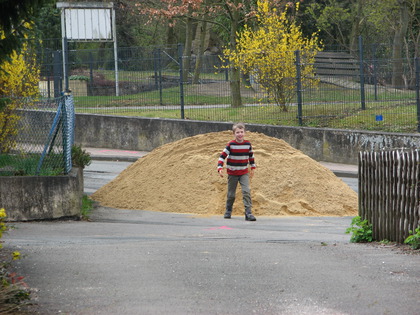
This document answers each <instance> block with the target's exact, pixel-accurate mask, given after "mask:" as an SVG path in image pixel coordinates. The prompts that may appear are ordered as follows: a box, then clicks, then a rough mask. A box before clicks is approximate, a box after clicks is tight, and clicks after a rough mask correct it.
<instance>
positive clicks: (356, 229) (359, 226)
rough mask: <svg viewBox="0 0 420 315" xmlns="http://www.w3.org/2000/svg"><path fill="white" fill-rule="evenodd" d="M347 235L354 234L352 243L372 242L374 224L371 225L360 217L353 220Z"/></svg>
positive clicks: (351, 239)
mask: <svg viewBox="0 0 420 315" xmlns="http://www.w3.org/2000/svg"><path fill="white" fill-rule="evenodd" d="M346 233H347V234H349V233H353V234H352V236H351V238H350V242H352V243H367V242H372V224H369V222H368V220H362V219H361V218H360V217H359V216H357V217H354V218H353V220H352V221H351V227H349V228H348V229H347V230H346Z"/></svg>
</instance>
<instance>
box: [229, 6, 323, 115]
mask: <svg viewBox="0 0 420 315" xmlns="http://www.w3.org/2000/svg"><path fill="white" fill-rule="evenodd" d="M289 8H290V7H289ZM296 10H298V4H297V5H296ZM257 21H258V27H257V28H256V29H255V30H253V29H251V28H250V27H248V25H245V29H244V31H243V32H242V33H241V34H240V36H239V38H238V39H237V40H236V47H235V49H227V50H226V51H225V55H226V56H227V58H228V60H229V62H230V63H232V64H233V65H234V66H235V67H237V68H239V69H241V70H242V71H243V72H244V73H248V74H251V75H252V76H254V77H255V78H256V80H257V81H258V82H259V83H260V84H261V86H262V87H263V88H264V89H265V90H266V91H267V92H268V95H269V98H270V99H272V100H273V101H275V103H276V104H278V105H279V106H280V107H281V109H282V110H283V111H287V109H288V107H287V104H288V103H289V102H290V100H291V98H292V97H293V96H294V94H295V86H296V85H295V78H296V66H295V54H294V52H295V51H296V50H299V51H300V53H301V56H302V60H301V61H302V63H303V64H304V67H302V72H301V75H302V84H303V85H304V86H305V85H309V84H313V83H314V82H316V81H315V80H314V79H313V77H314V67H313V64H314V61H315V55H316V53H317V52H318V51H320V50H321V48H320V43H319V40H318V37H317V35H316V34H313V35H312V37H311V38H309V39H308V38H304V37H303V35H302V31H301V29H300V27H299V26H298V25H297V24H296V22H295V21H294V20H293V19H290V18H288V17H287V8H286V9H285V10H284V11H283V12H281V13H278V12H277V10H276V8H270V3H269V1H268V0H259V1H258V13H257Z"/></svg>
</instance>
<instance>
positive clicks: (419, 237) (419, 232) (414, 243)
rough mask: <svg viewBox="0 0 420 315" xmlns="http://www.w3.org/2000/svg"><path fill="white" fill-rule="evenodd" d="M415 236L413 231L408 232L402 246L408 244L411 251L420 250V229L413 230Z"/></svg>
mask: <svg viewBox="0 0 420 315" xmlns="http://www.w3.org/2000/svg"><path fill="white" fill-rule="evenodd" d="M415 232H416V234H414V233H413V231H410V234H412V235H410V236H409V237H407V238H406V239H405V241H404V244H408V245H410V246H411V248H412V249H420V227H418V228H417V229H416V230H415Z"/></svg>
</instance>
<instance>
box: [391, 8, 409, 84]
mask: <svg viewBox="0 0 420 315" xmlns="http://www.w3.org/2000/svg"><path fill="white" fill-rule="evenodd" d="M398 4H399V7H400V12H399V21H398V24H397V26H396V29H395V34H394V42H393V46H392V86H393V87H395V88H401V87H403V86H404V80H403V57H402V51H403V45H404V37H405V35H406V33H407V29H408V17H409V16H408V4H407V2H406V1H405V0H398Z"/></svg>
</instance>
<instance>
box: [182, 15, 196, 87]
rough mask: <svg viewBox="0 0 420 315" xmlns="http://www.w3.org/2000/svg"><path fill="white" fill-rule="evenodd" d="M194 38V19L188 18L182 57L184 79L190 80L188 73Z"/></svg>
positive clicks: (185, 80)
mask: <svg viewBox="0 0 420 315" xmlns="http://www.w3.org/2000/svg"><path fill="white" fill-rule="evenodd" d="M192 40H193V19H191V18H187V20H186V26H185V46H184V56H183V58H182V67H183V69H184V72H183V73H182V81H183V82H187V81H188V74H189V72H190V64H191V48H192Z"/></svg>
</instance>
